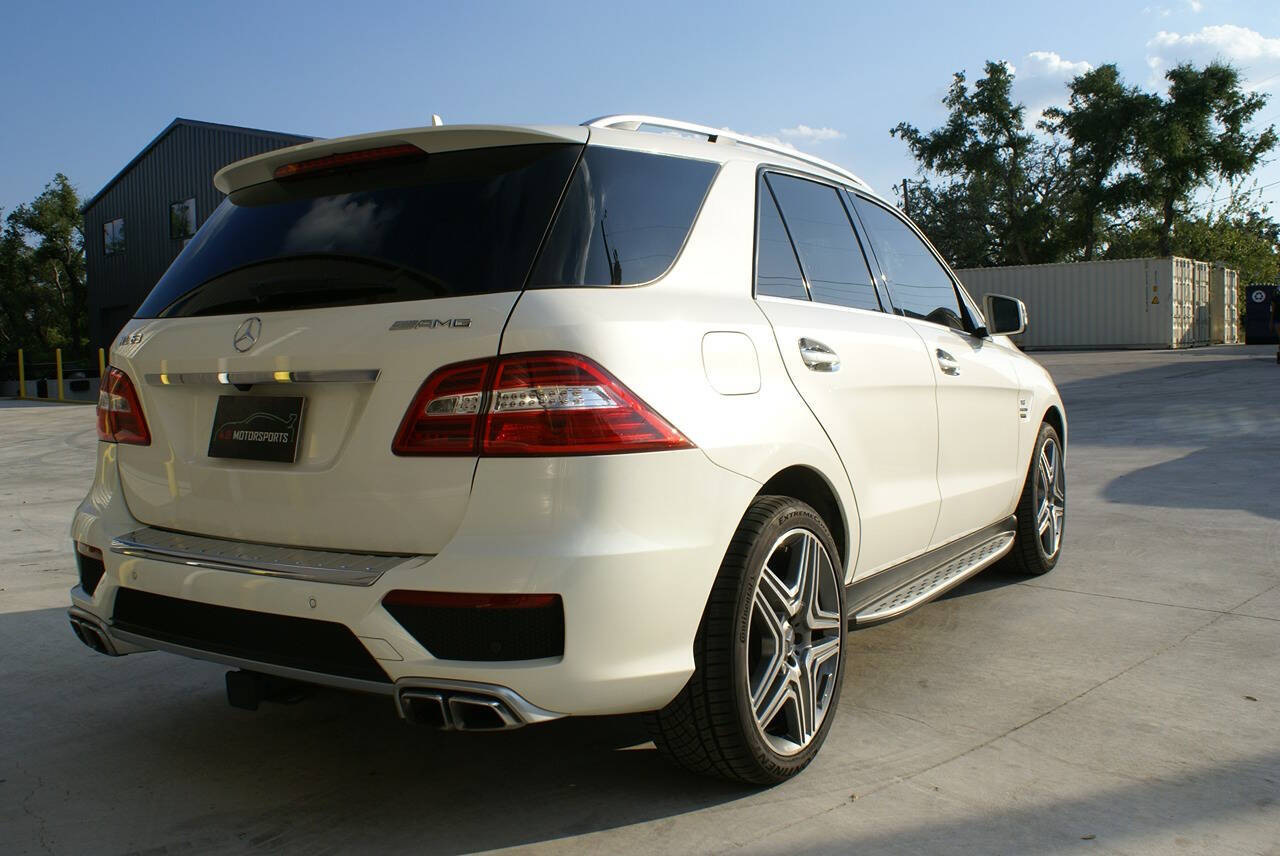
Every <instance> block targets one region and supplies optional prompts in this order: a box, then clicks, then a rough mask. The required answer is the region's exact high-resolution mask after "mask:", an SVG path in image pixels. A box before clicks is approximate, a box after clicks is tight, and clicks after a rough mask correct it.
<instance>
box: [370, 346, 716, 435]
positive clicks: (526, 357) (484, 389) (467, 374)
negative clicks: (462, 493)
mask: <svg viewBox="0 0 1280 856" xmlns="http://www.w3.org/2000/svg"><path fill="white" fill-rule="evenodd" d="M692 446H693V444H692V443H690V442H689V441H688V440H687V439H686V438H685V437H684V435H682V434H681V433H680V432H679V431H677V430H676V429H675V428H673V427H672V426H671V425H670V424H669V423H668V422H667V421H666V420H665V419H663V418H662V417H661V416H659V415H658V414H657V413H655V412H654V411H653V410H652V409H651V408H650V407H649V406H648V405H647V404H645V403H644V402H643V401H641V400H640V399H639V398H637V397H636V396H635V395H634V394H633V393H632V392H631V391H630V390H629V389H627V388H626V387H625V386H623V385H622V383H621V382H620V381H618V379H617V378H615V377H614V376H613V375H611V374H609V373H608V372H607V371H605V370H604V369H603V368H601V367H600V366H599V365H597V364H596V363H594V362H592V361H591V360H589V359H587V358H586V357H583V356H579V355H577V354H564V353H531V354H512V355H509V356H503V357H498V358H496V359H492V360H476V361H473V362H467V363H456V364H454V365H451V366H445V367H444V368H442V369H439V370H438V371H436V372H434V373H433V374H432V375H431V377H429V378H427V380H426V382H424V383H423V384H422V387H421V388H420V389H419V390H418V393H417V395H416V396H414V399H413V402H412V403H411V404H410V405H409V409H408V411H407V412H406V413H405V415H404V419H403V420H401V423H400V429H399V431H397V432H396V438H395V441H394V442H393V443H392V446H391V449H392V451H393V452H394V453H395V454H397V455H476V454H481V455H503V456H511V455H598V454H612V453H617V452H646V451H656V450H661V449H687V448H691V447H692Z"/></svg>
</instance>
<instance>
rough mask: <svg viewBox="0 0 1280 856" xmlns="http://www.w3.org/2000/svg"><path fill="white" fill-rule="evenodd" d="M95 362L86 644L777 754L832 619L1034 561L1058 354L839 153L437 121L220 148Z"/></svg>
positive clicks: (434, 721)
mask: <svg viewBox="0 0 1280 856" xmlns="http://www.w3.org/2000/svg"><path fill="white" fill-rule="evenodd" d="M215 183H216V184H217V186H218V188H219V189H221V190H222V191H224V192H225V193H227V194H228V198H227V199H226V201H224V202H223V203H222V205H221V206H220V207H219V208H218V209H217V210H216V211H215V212H214V213H213V215H212V216H211V217H210V218H209V220H208V222H206V223H205V224H204V225H203V227H202V228H201V229H200V230H199V232H198V234H197V235H196V236H195V237H194V238H193V239H192V241H191V243H190V245H189V246H187V247H186V249H184V250H183V251H182V254H181V255H180V256H179V257H178V258H177V260H176V261H175V262H174V263H173V265H172V266H171V267H170V268H169V270H168V272H167V273H166V274H165V275H164V277H163V278H162V279H161V280H160V281H159V283H157V284H156V286H155V289H154V290H153V291H152V292H151V294H150V296H149V297H148V298H147V300H146V302H145V303H143V305H142V306H141V308H140V309H139V311H138V313H137V317H136V318H135V319H134V320H133V321H131V322H130V323H129V324H128V326H127V327H125V329H124V330H123V332H122V333H121V334H120V336H119V339H118V340H117V341H116V342H115V344H114V345H113V347H112V349H111V360H110V363H111V368H110V370H109V371H108V373H107V377H106V378H105V379H104V382H103V385H102V392H101V398H100V403H99V410H98V430H99V434H100V437H101V440H102V442H101V443H100V444H99V446H98V465H97V474H96V478H95V481H94V484H93V487H92V489H91V490H90V491H89V495H88V497H86V499H85V500H84V502H83V503H82V504H81V505H80V507H79V508H78V510H77V511H76V515H75V520H74V523H73V525H72V530H71V532H72V537H73V539H74V541H75V544H76V553H77V559H78V562H79V569H80V585H78V586H77V587H76V588H74V589H73V590H72V592H71V599H72V602H73V604H74V605H73V607H72V609H71V612H70V617H71V622H72V626H73V628H74V629H75V632H76V634H77V635H78V636H79V637H80V638H81V639H82V640H83V641H84V642H86V644H89V645H90V646H92V647H94V648H95V649H97V650H100V651H102V652H104V653H109V654H113V655H118V654H127V653H132V652H136V651H141V650H147V649H159V650H164V651H170V652H174V653H178V654H184V655H187V656H190V657H197V658H201V659H205V660H212V661H215V662H219V663H224V664H228V665H231V666H233V667H237V668H238V669H240V670H241V671H234V672H230V673H228V680H227V686H228V692H229V695H230V697H231V699H232V702H233V703H235V704H239V705H242V706H246V707H254V706H256V704H257V701H258V700H259V699H260V698H270V697H272V696H273V694H275V693H277V692H278V691H279V685H280V684H281V683H282V682H287V681H302V682H309V683H315V684H325V685H330V686H335V687H342V688H348V689H353V690H362V691H367V692H372V693H382V694H385V695H387V696H390V697H392V698H394V700H395V704H396V706H397V709H398V710H399V712H400V713H401V714H402V715H403V716H404V717H406V718H407V719H409V720H411V721H414V722H418V723H427V724H431V725H435V726H437V727H441V728H446V729H448V728H452V729H489V728H492V729H498V728H512V727H517V726H521V725H524V724H527V723H533V722H539V721H543V720H549V719H554V718H557V717H562V716H569V715H588V714H590V715H595V714H615V713H632V712H645V713H647V714H648V721H649V723H650V725H651V727H652V732H653V737H654V740H655V742H656V743H657V746H658V747H659V749H660V750H662V751H663V752H664V753H666V754H667V755H669V756H670V757H672V758H673V759H674V760H676V761H677V762H679V763H681V764H683V765H685V766H686V767H688V768H690V769H692V770H695V771H700V772H707V773H713V774H719V775H724V776H728V777H732V778H737V779H741V780H746V781H749V782H757V783H771V782H777V781H781V780H783V779H785V778H787V777H789V776H792V775H794V774H795V773H797V772H799V771H800V770H801V769H803V768H804V767H805V766H806V765H807V764H808V763H809V761H810V760H811V759H812V758H813V756H814V755H815V754H816V752H817V751H818V749H819V747H820V746H821V744H822V742H823V740H824V739H825V737H826V734H827V732H828V730H829V729H830V728H831V724H832V721H833V719H834V716H833V713H834V711H835V708H836V703H837V700H838V698H839V695H840V684H841V677H842V675H843V671H844V665H845V661H846V659H847V656H848V653H849V649H848V642H847V641H846V632H845V631H846V629H847V628H849V627H856V626H862V625H864V624H869V623H874V622H877V621H883V620H885V619H889V618H893V617H895V616H898V615H901V614H902V613H904V612H906V611H907V610H909V609H911V608H912V607H914V606H917V605H919V604H921V603H924V602H925V601H927V600H929V599H931V598H933V597H935V596H936V595H938V594H940V593H942V592H944V591H946V590H947V589H948V588H950V587H952V586H954V585H956V584H957V583H959V582H960V581H962V580H964V579H965V578H967V577H969V576H971V575H973V574H975V573H977V572H978V571H979V570H981V569H982V568H983V567H985V566H987V565H989V564H991V563H992V562H994V561H995V560H997V559H999V558H1001V557H1002V556H1005V555H1006V554H1009V556H1010V558H1009V561H1010V562H1011V563H1013V564H1014V565H1015V566H1016V567H1017V568H1018V569H1020V570H1021V571H1023V572H1026V573H1043V572H1045V571H1047V570H1049V569H1050V568H1052V567H1053V565H1054V564H1055V562H1056V561H1057V559H1058V555H1059V551H1060V549H1061V537H1062V526H1063V514H1064V509H1065V494H1064V485H1065V480H1064V475H1063V449H1064V441H1065V439H1066V421H1065V416H1064V409H1063V406H1062V402H1061V400H1060V398H1059V396H1058V393H1057V391H1056V390H1055V388H1054V385H1053V383H1052V382H1051V380H1050V378H1049V376H1048V375H1047V374H1046V373H1045V371H1044V370H1043V369H1042V368H1040V366H1039V365H1037V364H1036V363H1035V362H1033V361H1032V360H1030V359H1028V358H1027V357H1025V356H1024V355H1023V354H1022V353H1021V352H1019V351H1018V349H1017V348H1016V347H1014V346H1013V344H1012V343H1011V342H1010V341H1009V339H1008V338H1007V335H1006V334H1015V333H1017V332H1019V331H1020V330H1021V329H1022V328H1023V327H1024V325H1025V323H1026V315H1025V309H1024V308H1023V307H1022V306H1021V304H1020V303H1018V302H1017V301H1015V300H1013V299H1011V298H1000V297H996V298H989V299H988V301H987V303H986V306H985V309H986V311H985V313H984V312H982V311H980V310H979V309H978V308H977V307H976V306H975V305H974V303H973V301H972V300H971V299H970V298H969V296H968V295H967V294H966V293H965V291H964V289H963V288H962V287H961V285H960V283H959V282H958V281H957V280H956V278H955V276H954V274H953V273H951V271H950V270H949V268H948V267H947V265H946V264H945V263H944V262H943V260H942V259H941V258H940V257H939V256H938V254H937V253H936V252H935V251H934V250H933V249H932V247H931V246H930V245H929V243H928V242H927V241H926V240H925V239H924V237H923V236H922V235H921V234H920V232H919V231H918V230H916V229H915V228H914V227H913V226H912V225H911V223H910V222H909V221H908V220H907V219H906V218H904V217H903V216H902V215H901V214H900V213H899V212H898V211H897V210H895V209H894V208H893V207H892V206H891V205H889V204H887V203H886V202H885V201H884V200H883V199H881V198H880V197H878V196H876V195H875V194H874V193H873V192H872V191H871V190H870V189H869V188H868V187H867V185H866V184H865V183H863V182H862V181H861V180H859V179H858V178H857V177H856V176H854V175H852V174H851V173H849V172H846V171H845V170H842V169H840V168H838V167H835V166H832V165H831V164H827V163H825V162H823V161H820V160H817V159H815V158H811V157H809V156H806V155H803V154H801V153H799V152H796V151H794V150H791V149H789V148H782V147H778V146H774V145H771V144H769V143H767V142H764V141H761V140H755V139H752V138H748V137H742V136H739V135H736V134H731V133H729V132H725V131H717V130H715V129H711V128H705V127H702V126H697V125H689V124H686V123H681V122H673V121H669V120H662V119H655V118H652V117H643V116H614V117H609V118H606V119H599V120H596V121H593V122H589V123H587V124H586V125H585V126H573V127H498V126H445V127H430V128H421V129H414V130H406V131H394V132H387V133H379V134H371V135H365V136H359V137H349V138H345V139H339V140H325V141H318V142H313V143H307V144H305V145H300V146H295V147H292V148H287V149H282V150H279V151H275V152H272V153H270V154H266V155H261V156H258V157H254V158H251V159H248V160H244V161H240V162H238V163H235V164H232V165H230V166H228V167H226V168H225V169H223V170H222V171H221V172H219V173H218V175H217V177H216V178H215Z"/></svg>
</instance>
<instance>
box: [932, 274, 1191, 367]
mask: <svg viewBox="0 0 1280 856" xmlns="http://www.w3.org/2000/svg"><path fill="white" fill-rule="evenodd" d="M1195 265H1196V262H1193V261H1192V260H1191V259H1183V258H1176V257H1175V258H1163V259H1116V260H1113V261H1101V262H1071V263H1065V264H1050V265H1021V266H1017V267H999V268H967V269H963V270H957V271H956V274H957V275H958V276H959V277H960V281H961V282H963V283H964V285H965V288H966V289H968V291H969V293H970V294H971V295H973V297H974V298H975V299H977V300H978V301H979V303H981V301H982V298H983V296H984V295H987V294H1007V295H1009V296H1010V297H1016V298H1018V299H1019V300H1021V301H1022V302H1023V303H1025V304H1026V305H1027V314H1028V317H1029V320H1030V323H1029V325H1028V327H1027V332H1026V333H1025V334H1023V335H1022V336H1020V337H1019V338H1018V339H1017V342H1018V344H1019V345H1020V346H1021V347H1023V348H1026V349H1062V350H1071V349H1088V348H1186V347H1191V346H1192V345H1194V344H1196V343H1197V341H1198V340H1199V336H1198V335H1197V330H1196V324H1197V312H1198V309H1197V306H1198V305H1203V306H1204V307H1205V309H1204V313H1203V314H1204V322H1203V323H1204V325H1205V328H1204V341H1205V342H1207V341H1208V298H1209V288H1208V280H1207V278H1206V280H1205V287H1204V290H1203V298H1204V301H1203V303H1200V301H1198V300H1197V295H1196V282H1195V276H1196V270H1195ZM1204 273H1205V275H1206V277H1207V274H1208V268H1207V266H1206V269H1205V271H1204Z"/></svg>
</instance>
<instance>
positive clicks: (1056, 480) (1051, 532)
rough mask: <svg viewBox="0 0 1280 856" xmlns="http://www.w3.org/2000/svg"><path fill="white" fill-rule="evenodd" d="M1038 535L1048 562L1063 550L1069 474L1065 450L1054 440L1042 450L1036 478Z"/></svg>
mask: <svg viewBox="0 0 1280 856" xmlns="http://www.w3.org/2000/svg"><path fill="white" fill-rule="evenodd" d="M1035 508H1036V534H1037V537H1039V539H1040V547H1041V549H1043V550H1044V555H1045V558H1046V559H1052V558H1053V557H1054V556H1056V555H1057V554H1058V550H1059V549H1061V547H1062V525H1063V521H1064V519H1065V517H1066V513H1067V493H1066V475H1065V473H1064V472H1063V466H1062V449H1061V448H1059V446H1058V443H1057V441H1056V440H1054V439H1053V437H1046V438H1045V441H1044V444H1043V445H1042V446H1041V447H1040V455H1039V460H1038V462H1037V464H1036V479H1035Z"/></svg>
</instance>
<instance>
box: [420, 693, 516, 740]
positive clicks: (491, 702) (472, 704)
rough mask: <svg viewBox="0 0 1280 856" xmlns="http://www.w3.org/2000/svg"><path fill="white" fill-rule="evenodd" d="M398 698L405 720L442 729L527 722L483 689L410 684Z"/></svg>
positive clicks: (496, 727) (480, 728)
mask: <svg viewBox="0 0 1280 856" xmlns="http://www.w3.org/2000/svg"><path fill="white" fill-rule="evenodd" d="M398 700H399V708H400V712H401V714H402V715H403V716H404V718H405V719H406V720H408V721H409V722H412V723H413V724H414V725H425V726H429V727H431V728H438V729H440V730H441V731H507V730H510V729H512V728H519V727H521V726H522V725H524V724H525V722H524V720H522V719H521V718H520V717H519V716H517V715H516V713H515V711H513V710H512V709H511V708H510V707H509V706H508V705H507V703H506V702H505V701H503V700H502V699H500V698H498V697H497V696H492V695H487V694H484V693H481V692H475V691H467V692H455V691H452V690H446V689H429V688H417V687H410V688H406V689H404V690H401V691H400V695H399V696H398Z"/></svg>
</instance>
